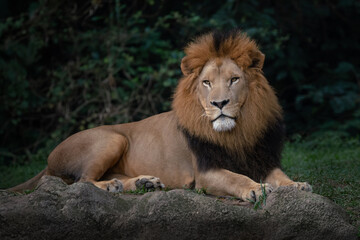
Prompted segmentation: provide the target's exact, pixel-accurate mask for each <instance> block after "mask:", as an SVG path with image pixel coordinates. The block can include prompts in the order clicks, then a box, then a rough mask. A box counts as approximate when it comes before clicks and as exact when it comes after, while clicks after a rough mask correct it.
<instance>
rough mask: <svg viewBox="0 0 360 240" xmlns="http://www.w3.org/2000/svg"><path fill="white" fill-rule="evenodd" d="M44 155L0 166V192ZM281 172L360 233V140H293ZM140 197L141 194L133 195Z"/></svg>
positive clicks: (327, 136) (325, 136)
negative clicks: (343, 214) (334, 207)
mask: <svg viewBox="0 0 360 240" xmlns="http://www.w3.org/2000/svg"><path fill="white" fill-rule="evenodd" d="M46 155H47V152H46V151H42V152H39V153H38V154H37V155H34V156H32V157H31V162H27V163H25V164H23V165H11V166H1V165H0V188H8V187H11V186H14V185H16V184H19V183H21V182H24V181H26V180H27V179H29V178H31V177H32V176H35V175H36V174H37V173H38V172H40V171H41V170H42V169H44V167H45V166H46V161H45V159H46ZM282 162H283V168H284V171H285V172H286V173H287V174H288V175H289V176H290V177H291V178H292V179H293V180H295V181H307V182H309V183H310V184H311V185H312V186H313V189H314V192H315V193H317V194H320V195H322V196H326V197H328V198H329V199H331V200H332V201H334V202H335V203H337V204H339V205H340V206H342V207H343V208H344V209H345V210H346V211H347V212H348V213H349V215H350V217H351V221H352V224H353V225H355V226H357V227H358V229H359V233H360V138H359V137H358V138H350V137H348V136H346V135H344V134H341V133H332V132H327V133H321V134H313V135H312V136H309V137H307V138H306V139H301V138H300V137H298V136H297V137H294V138H293V140H292V141H291V142H287V143H286V145H285V149H284V152H283V160H282ZM136 193H138V194H141V193H142V192H141V191H138V192H136Z"/></svg>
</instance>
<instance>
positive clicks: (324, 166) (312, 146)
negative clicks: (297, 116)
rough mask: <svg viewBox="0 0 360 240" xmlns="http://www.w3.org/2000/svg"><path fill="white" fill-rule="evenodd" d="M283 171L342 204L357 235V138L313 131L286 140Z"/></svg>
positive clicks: (359, 197)
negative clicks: (306, 135)
mask: <svg viewBox="0 0 360 240" xmlns="http://www.w3.org/2000/svg"><path fill="white" fill-rule="evenodd" d="M282 163H283V168H284V171H285V172H286V173H287V174H288V175H289V176H290V177H291V178H292V179H293V180H295V181H307V182H309V183H310V184H311V185H312V186H313V191H314V192H315V193H317V194H320V195H322V196H325V197H328V198H329V199H331V200H332V201H334V202H335V203H337V204H339V205H340V206H342V207H343V208H344V209H345V210H346V211H347V212H348V213H349V215H350V218H351V222H352V224H353V225H354V226H356V227H357V228H358V232H359V236H360V138H359V137H357V138H349V137H346V136H344V135H343V134H339V133H331V132H327V133H322V134H313V135H312V136H310V137H307V138H306V139H300V138H296V140H295V141H294V142H292V143H287V144H286V146H285V149H284V152H283V160H282Z"/></svg>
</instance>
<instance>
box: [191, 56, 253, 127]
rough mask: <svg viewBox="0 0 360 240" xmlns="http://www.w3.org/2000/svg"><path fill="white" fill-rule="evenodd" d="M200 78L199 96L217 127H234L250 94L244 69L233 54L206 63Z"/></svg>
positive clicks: (208, 115) (205, 110)
mask: <svg viewBox="0 0 360 240" xmlns="http://www.w3.org/2000/svg"><path fill="white" fill-rule="evenodd" d="M197 80H198V88H197V89H198V94H199V100H200V102H201V105H202V107H203V109H204V115H205V116H206V117H207V118H208V119H209V121H211V122H212V126H213V129H214V130H215V131H218V132H222V131H229V130H231V129H233V128H234V127H235V125H236V118H237V117H238V115H239V112H240V109H241V107H242V105H243V104H244V102H245V100H246V97H247V95H248V85H247V82H246V79H245V74H244V72H243V71H242V70H241V68H240V67H239V66H237V65H236V63H235V62H234V61H233V60H231V59H230V58H221V59H219V58H217V59H212V60H209V61H208V62H207V63H206V64H205V66H204V68H203V69H202V71H201V73H200V75H199V77H198V79H197Z"/></svg>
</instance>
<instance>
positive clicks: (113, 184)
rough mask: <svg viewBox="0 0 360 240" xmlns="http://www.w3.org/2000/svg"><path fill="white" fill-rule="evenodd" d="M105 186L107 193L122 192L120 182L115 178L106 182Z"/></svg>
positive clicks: (122, 188)
mask: <svg viewBox="0 0 360 240" xmlns="http://www.w3.org/2000/svg"><path fill="white" fill-rule="evenodd" d="M105 186H106V190H107V191H108V192H115V193H118V192H122V191H123V190H124V187H123V184H122V182H121V181H120V180H119V179H116V178H114V179H112V180H110V181H107V182H106V185H105Z"/></svg>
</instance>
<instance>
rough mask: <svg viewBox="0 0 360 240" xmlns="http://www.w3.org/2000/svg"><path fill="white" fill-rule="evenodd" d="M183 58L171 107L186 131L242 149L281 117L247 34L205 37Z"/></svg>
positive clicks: (260, 54) (252, 42)
mask: <svg viewBox="0 0 360 240" xmlns="http://www.w3.org/2000/svg"><path fill="white" fill-rule="evenodd" d="M185 54H186V55H185V57H184V58H183V59H182V62H181V70H182V72H183V74H184V77H183V78H182V79H181V80H180V82H179V85H178V87H177V89H176V92H175V96H174V101H173V109H174V110H175V113H176V115H177V118H178V121H179V124H180V126H181V127H183V128H184V129H185V130H186V131H187V132H189V133H190V134H192V135H195V136H198V137H201V138H203V139H205V140H207V141H211V142H214V143H216V144H219V145H222V146H224V147H228V148H237V149H238V148H243V149H244V148H246V147H251V146H252V145H253V144H255V142H256V140H257V139H258V138H259V137H260V136H262V133H263V132H264V130H265V129H266V127H267V126H269V124H271V123H272V122H274V121H275V120H276V119H279V118H281V107H280V106H279V104H278V101H277V98H276V96H275V94H274V91H273V90H272V88H271V87H270V86H269V84H268V82H267V80H266V79H265V77H264V76H263V73H262V67H263V63H264V59H265V56H264V54H262V53H261V52H260V50H259V49H258V47H257V45H256V43H255V42H254V41H252V40H250V39H249V38H248V37H247V36H246V34H244V33H241V32H240V31H231V32H227V33H218V32H214V33H209V34H205V35H203V36H200V37H199V38H197V39H195V40H194V41H193V42H191V43H190V44H189V45H188V46H187V47H186V48H185Z"/></svg>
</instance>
